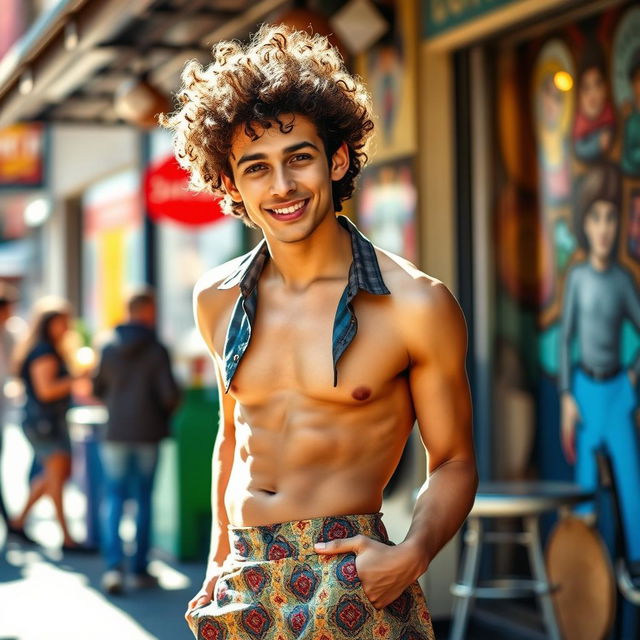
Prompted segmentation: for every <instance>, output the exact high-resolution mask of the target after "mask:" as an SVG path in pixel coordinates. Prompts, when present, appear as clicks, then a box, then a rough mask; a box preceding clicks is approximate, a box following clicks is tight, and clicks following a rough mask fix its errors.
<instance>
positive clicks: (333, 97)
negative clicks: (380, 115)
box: [159, 25, 374, 225]
mask: <svg viewBox="0 0 640 640" xmlns="http://www.w3.org/2000/svg"><path fill="white" fill-rule="evenodd" d="M182 84H183V86H182V88H181V90H180V92H179V93H178V96H177V97H178V100H179V101H180V102H181V103H182V104H181V106H180V107H179V108H178V109H177V110H176V111H175V112H174V113H172V114H171V115H169V116H167V115H166V114H160V117H159V121H160V124H161V125H162V126H163V127H165V128H167V129H170V130H172V131H173V144H174V150H175V154H176V158H177V160H178V162H179V163H180V165H181V166H182V167H184V168H185V169H187V170H188V171H189V173H190V181H189V187H190V189H192V190H194V191H208V192H210V193H212V194H214V195H216V196H221V197H222V208H223V211H224V212H225V213H228V214H231V215H233V216H235V217H238V218H240V219H242V220H243V221H244V222H245V223H246V224H248V225H251V223H250V221H249V219H248V216H247V211H246V209H245V207H244V204H243V203H242V202H234V201H233V200H232V199H231V196H230V195H229V194H228V193H226V191H225V189H224V185H223V184H222V180H221V174H222V173H224V174H225V175H228V176H232V175H233V174H232V172H231V167H230V164H229V155H230V153H231V142H232V139H233V135H234V133H235V132H236V130H237V127H239V126H243V127H244V131H245V133H246V135H247V136H249V137H250V138H251V139H252V140H257V139H258V138H259V137H260V136H259V135H258V134H257V133H256V129H261V130H265V129H268V128H270V127H271V126H274V125H277V126H278V127H279V129H280V131H282V132H283V133H288V132H289V131H290V130H291V128H292V127H293V123H292V122H291V119H287V121H286V122H283V121H282V120H281V119H280V117H279V116H280V115H282V114H300V115H303V116H306V117H308V118H309V119H310V120H311V121H312V122H313V123H314V124H315V126H316V128H317V130H318V135H319V137H320V138H321V139H322V141H323V143H324V147H325V151H326V154H327V159H328V161H330V159H331V157H332V156H333V154H334V153H335V151H336V150H337V149H338V148H339V147H340V145H341V144H342V143H346V144H347V146H348V148H349V168H348V170H347V172H346V174H345V175H344V177H343V178H342V179H340V180H337V181H334V182H333V183H332V190H333V205H334V208H335V210H336V211H341V210H342V204H341V203H342V202H343V201H344V200H347V199H349V198H350V197H351V195H352V193H353V189H354V181H355V179H356V177H357V176H358V174H359V173H360V171H361V169H362V167H363V166H364V164H365V163H366V162H367V154H366V147H367V143H368V142H369V139H370V137H371V133H372V131H373V126H374V125H373V121H372V115H371V99H370V96H369V93H368V91H367V90H366V88H365V86H364V85H363V83H362V82H361V81H360V80H359V79H358V78H357V77H354V76H352V75H351V74H350V73H349V72H348V71H347V70H346V68H345V66H344V63H343V61H342V58H341V57H340V54H339V53H338V51H337V50H336V49H335V48H334V47H332V46H331V44H329V41H328V40H327V38H326V37H324V36H320V35H317V34H314V35H310V34H309V33H306V32H304V31H296V30H294V29H291V28H290V27H287V26H285V25H277V26H274V25H262V26H261V27H260V29H259V30H258V32H257V33H255V34H254V35H253V37H252V38H251V39H250V41H249V42H248V43H247V44H243V43H241V42H238V41H222V42H219V43H218V44H216V45H215V46H214V48H213V62H212V63H211V64H209V66H207V67H206V68H205V67H203V66H202V65H201V64H200V63H199V62H198V61H197V60H191V61H189V62H188V63H187V65H186V66H185V68H184V70H183V72H182Z"/></svg>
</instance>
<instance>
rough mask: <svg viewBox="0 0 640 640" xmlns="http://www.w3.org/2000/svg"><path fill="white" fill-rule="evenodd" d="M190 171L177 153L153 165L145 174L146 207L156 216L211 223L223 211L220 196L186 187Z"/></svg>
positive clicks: (193, 222) (190, 223) (191, 223)
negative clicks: (179, 159)
mask: <svg viewBox="0 0 640 640" xmlns="http://www.w3.org/2000/svg"><path fill="white" fill-rule="evenodd" d="M188 182H189V175H188V173H187V172H186V171H185V170H184V169H183V168H182V167H181V166H180V165H179V164H178V161H177V160H176V159H175V158H174V157H170V158H166V159H164V160H161V161H160V162H158V163H156V164H153V165H151V167H149V169H148V170H147V172H146V174H145V177H144V196H145V201H146V207H147V211H148V212H149V215H150V216H151V217H152V218H153V219H154V220H158V221H161V220H166V219H167V218H168V219H170V220H175V221H176V222H181V223H182V224H187V225H203V224H210V223H211V222H215V221H216V220H220V219H221V218H222V217H223V216H224V213H223V212H222V209H221V207H220V199H219V198H215V197H214V196H212V195H210V194H207V193H194V192H193V191H189V190H188V188H187V185H188Z"/></svg>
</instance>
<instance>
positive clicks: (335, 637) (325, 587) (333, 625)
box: [189, 513, 434, 640]
mask: <svg viewBox="0 0 640 640" xmlns="http://www.w3.org/2000/svg"><path fill="white" fill-rule="evenodd" d="M381 516H382V514H380V513H376V514H367V515H358V516H339V517H334V518H315V519H312V520H299V521H294V522H285V523H282V524H275V525H269V526H264V527H229V537H230V542H231V549H232V550H233V551H232V556H231V557H230V558H229V560H228V562H227V563H226V564H225V567H224V571H223V573H222V575H221V576H220V579H219V580H218V582H217V584H216V590H215V594H214V596H215V597H214V600H213V601H212V602H211V603H210V604H208V605H206V606H204V607H200V608H198V609H196V610H195V611H193V612H192V613H191V615H190V616H189V626H190V628H191V630H192V631H193V634H194V636H195V637H196V638H197V640H236V639H239V638H249V639H255V640H298V639H299V640H346V639H352V638H353V639H356V640H372V639H373V640H434V636H433V630H432V627H431V617H430V615H429V611H428V609H427V605H426V602H425V600H424V596H423V594H422V591H421V589H420V586H419V585H418V583H417V582H414V583H413V584H412V585H410V586H409V587H408V588H407V589H406V591H405V592H404V593H403V594H402V595H401V596H400V597H399V598H398V599H397V600H396V601H394V602H392V603H391V604H390V605H389V606H387V607H385V608H384V609H382V610H380V611H378V610H377V609H375V608H374V607H373V606H372V605H371V603H370V602H369V600H368V599H367V596H366V595H365V593H364V590H363V589H362V585H361V583H360V578H359V577H358V572H357V569H356V562H355V555H354V554H353V553H348V554H341V555H335V556H321V555H318V554H316V553H315V551H314V548H313V545H314V543H316V542H326V541H328V540H335V539H336V538H349V537H352V536H355V535H358V534H362V535H366V536H369V537H370V538H373V539H375V540H378V541H380V542H383V543H385V544H391V543H390V542H389V538H388V535H387V532H386V529H385V527H384V524H383V523H382V518H381Z"/></svg>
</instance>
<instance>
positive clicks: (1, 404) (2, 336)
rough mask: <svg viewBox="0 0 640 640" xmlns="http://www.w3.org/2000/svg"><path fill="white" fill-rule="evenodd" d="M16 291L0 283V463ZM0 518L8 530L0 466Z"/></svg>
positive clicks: (13, 338)
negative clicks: (11, 322)
mask: <svg viewBox="0 0 640 640" xmlns="http://www.w3.org/2000/svg"><path fill="white" fill-rule="evenodd" d="M17 300H18V295H17V291H16V290H15V289H14V288H13V287H12V286H10V285H9V284H7V283H6V282H0V462H1V461H2V444H3V430H4V423H5V419H6V410H7V397H6V395H5V385H6V383H7V381H8V380H9V378H10V376H11V358H12V357H13V348H14V346H15V336H14V335H13V332H12V331H10V330H9V327H8V326H7V321H8V320H9V318H11V316H12V315H13V305H14V304H15V303H16V302H17ZM0 518H2V520H4V523H5V525H6V527H7V529H9V530H10V524H9V514H8V512H7V507H6V505H5V502H4V498H3V493H2V472H1V466H0Z"/></svg>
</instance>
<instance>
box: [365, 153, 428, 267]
mask: <svg viewBox="0 0 640 640" xmlns="http://www.w3.org/2000/svg"><path fill="white" fill-rule="evenodd" d="M361 180H362V182H361V187H360V197H359V198H358V221H359V224H360V228H361V229H362V232H363V233H364V234H365V235H366V236H367V237H369V238H370V239H371V240H372V241H373V242H374V244H377V245H378V246H380V247H382V248H383V249H387V250H389V251H392V252H393V253H397V254H398V255H401V256H403V257H404V258H407V259H408V260H410V261H411V262H417V260H418V255H417V239H416V235H417V234H416V206H417V189H416V186H415V176H414V169H413V160H412V159H411V158H404V159H401V160H394V161H392V162H386V163H384V164H381V165H378V166H372V167H366V168H365V169H364V171H363V174H362V178H361Z"/></svg>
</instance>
